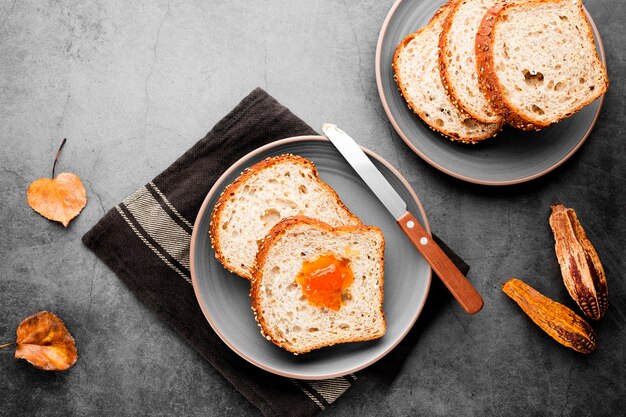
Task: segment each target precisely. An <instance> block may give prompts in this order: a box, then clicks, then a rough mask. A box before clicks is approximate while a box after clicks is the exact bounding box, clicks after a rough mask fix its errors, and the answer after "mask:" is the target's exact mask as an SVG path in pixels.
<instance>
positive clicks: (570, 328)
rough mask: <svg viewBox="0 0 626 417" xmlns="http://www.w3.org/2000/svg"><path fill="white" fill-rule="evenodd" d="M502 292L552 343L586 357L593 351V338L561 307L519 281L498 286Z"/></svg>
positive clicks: (578, 319)
mask: <svg viewBox="0 0 626 417" xmlns="http://www.w3.org/2000/svg"><path fill="white" fill-rule="evenodd" d="M502 291H504V293H505V294H506V295H508V296H509V297H511V298H512V299H513V300H514V301H515V302H516V303H517V304H518V305H519V306H520V307H521V308H522V310H524V313H526V314H527V315H528V317H530V318H531V320H532V321H534V322H535V324H537V325H538V326H539V327H541V329H542V330H543V331H544V332H546V333H548V334H549V335H550V336H551V337H552V338H553V339H554V340H556V341H557V342H559V343H560V344H562V345H563V346H567V347H569V348H571V349H574V350H575V351H577V352H580V353H584V354H589V353H591V352H593V351H594V350H595V349H596V346H597V343H596V334H595V333H594V331H593V329H592V328H591V326H590V325H589V324H588V323H587V322H586V321H585V320H583V319H582V318H581V317H580V316H578V315H577V314H576V313H574V312H573V311H572V310H570V309H569V308H567V307H565V306H564V305H563V304H560V303H557V302H556V301H552V300H551V299H549V298H548V297H546V296H544V295H542V294H541V293H540V292H539V291H537V290H535V289H534V288H533V287H531V286H530V285H528V284H525V283H524V282H522V281H520V280H519V279H515V278H513V279H511V280H509V281H508V282H506V283H505V284H504V285H503V286H502Z"/></svg>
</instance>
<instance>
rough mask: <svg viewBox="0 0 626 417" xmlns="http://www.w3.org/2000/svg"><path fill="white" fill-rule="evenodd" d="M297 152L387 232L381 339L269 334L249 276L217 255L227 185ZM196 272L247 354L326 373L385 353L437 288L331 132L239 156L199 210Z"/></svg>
mask: <svg viewBox="0 0 626 417" xmlns="http://www.w3.org/2000/svg"><path fill="white" fill-rule="evenodd" d="M366 152H367V153H368V155H369V156H370V158H371V159H372V160H373V162H374V164H375V165H376V166H377V167H378V168H379V169H380V170H381V171H382V173H383V175H384V176H385V177H386V178H387V179H388V180H389V182H391V184H392V185H393V187H394V188H395V189H396V190H397V191H398V193H400V195H401V196H402V197H403V198H404V200H405V201H406V202H407V204H408V209H409V210H411V211H412V212H413V213H414V214H415V215H416V216H417V218H418V219H419V221H420V222H421V223H422V224H423V225H424V226H425V227H426V228H427V230H429V226H428V222H427V220H426V216H425V214H424V210H423V209H422V205H421V204H420V202H419V200H418V199H417V196H416V195H415V193H414V192H413V190H412V189H411V186H410V185H409V184H408V182H407V181H406V180H405V179H404V178H403V177H402V176H401V175H400V173H399V172H398V171H396V170H395V169H394V168H393V167H392V166H391V165H389V164H388V163H387V162H385V161H384V160H383V159H381V158H380V157H379V156H377V155H375V154H373V153H372V152H370V151H367V150H366ZM284 153H292V154H296V155H300V156H303V157H305V158H308V159H310V160H311V161H313V162H314V163H315V165H316V166H317V169H318V171H319V173H320V177H321V179H322V180H323V181H325V182H327V183H328V184H330V185H331V186H332V187H333V188H334V189H335V190H336V191H337V193H338V194H339V196H340V197H341V199H342V200H343V202H344V203H345V204H346V205H347V206H348V208H349V209H350V210H351V211H352V212H353V213H354V214H356V215H357V216H359V217H360V218H361V220H362V221H363V222H364V223H365V224H369V225H376V226H378V227H380V228H381V229H382V231H383V234H384V236H385V301H384V305H383V308H384V312H385V317H386V320H387V333H386V334H385V336H383V337H382V338H381V339H378V340H375V341H370V342H360V343H348V344H342V345H337V346H332V347H327V348H323V349H319V350H317V351H313V352H311V353H307V354H305V355H299V356H295V355H293V354H291V353H289V352H286V351H284V350H282V349H280V348H278V347H276V346H275V345H274V344H272V343H270V342H269V341H267V340H265V339H264V338H263V337H262V336H261V334H260V332H259V328H258V326H257V324H256V321H255V320H254V317H253V314H252V311H251V310H250V298H249V294H248V293H249V289H250V284H249V282H248V281H247V280H245V279H243V278H240V277H238V276H236V275H234V274H232V273H230V272H228V271H226V270H225V269H224V267H222V265H221V264H220V263H219V262H218V261H217V260H216V259H215V256H214V252H213V249H212V248H211V242H210V238H209V222H210V215H211V211H212V210H213V206H214V205H215V203H216V201H217V199H218V197H219V195H220V194H221V192H222V190H223V189H224V188H225V187H226V186H227V185H228V184H230V183H231V182H232V181H233V180H234V179H235V178H237V176H238V175H239V174H240V173H241V171H243V170H244V169H245V168H247V167H249V166H251V165H253V164H255V163H257V162H259V161H261V160H262V159H264V158H267V157H270V156H275V155H280V154H284ZM191 276H192V279H193V287H194V290H195V292H196V297H197V298H198V303H199V304H200V307H201V308H202V311H203V312H204V315H205V316H206V318H207V320H208V321H209V323H210V324H211V326H212V327H213V330H215V332H216V333H217V334H218V335H219V336H220V337H221V338H222V340H223V341H224V342H226V344H227V345H228V346H230V347H231V348H232V349H233V350H234V351H235V352H236V353H238V354H239V355H240V356H242V357H243V358H244V359H246V360H248V361H249V362H251V363H253V364H254V365H257V366H259V367H260V368H262V369H265V370H267V371H269V372H273V373H275V374H278V375H283V376H288V377H292V378H299V379H323V378H330V377H335V376H340V375H346V374H348V373H351V372H355V371H357V370H359V369H362V368H364V367H366V366H368V365H370V364H372V363H374V362H375V361H377V360H378V359H380V358H382V357H383V356H384V355H385V354H387V353H388V352H389V351H390V350H391V349H393V348H394V346H396V344H398V343H399V342H400V340H402V338H403V337H404V336H405V335H406V333H407V332H408V331H409V330H410V329H411V327H412V325H413V323H414V322H415V320H416V319H417V317H418V316H419V314H420V311H421V310H422V307H423V305H424V302H425V301H426V296H427V295H428V290H429V288H430V279H431V270H430V267H429V265H428V264H427V263H426V261H425V260H424V259H423V258H422V257H421V255H419V253H418V252H417V251H416V250H415V248H414V247H413V245H411V243H410V242H409V240H408V239H407V238H406V236H405V235H404V234H403V232H402V231H401V230H400V228H399V227H398V226H397V225H396V223H395V220H394V219H393V217H392V216H391V215H390V214H389V213H388V212H387V210H386V209H385V208H384V207H383V205H382V204H381V203H380V201H378V200H377V199H376V197H375V196H374V194H373V193H372V192H371V191H370V189H369V188H367V186H366V185H365V183H364V182H363V181H362V180H361V179H360V177H358V175H357V174H356V172H354V170H353V169H352V167H350V165H348V163H347V162H346V161H345V160H344V159H343V158H342V156H341V155H340V154H339V152H337V151H336V150H335V148H334V147H333V146H332V144H331V143H330V142H328V140H326V139H325V138H323V137H321V136H303V137H298V138H289V139H283V140H279V141H277V142H274V143H271V144H269V145H267V146H264V147H262V148H259V149H257V150H255V151H254V152H252V153H250V154H248V155H246V156H245V157H243V158H242V159H241V160H239V161H238V162H237V163H236V164H234V165H233V166H232V167H231V168H230V169H229V170H228V171H226V172H225V173H224V175H222V177H221V178H220V179H219V180H218V181H217V182H216V183H215V185H214V186H213V188H212V189H211V191H210V192H209V194H208V195H207V197H206V199H205V200H204V203H203V204H202V208H201V209H200V212H199V213H198V217H197V218H196V222H195V224H194V228H193V235H192V238H191Z"/></svg>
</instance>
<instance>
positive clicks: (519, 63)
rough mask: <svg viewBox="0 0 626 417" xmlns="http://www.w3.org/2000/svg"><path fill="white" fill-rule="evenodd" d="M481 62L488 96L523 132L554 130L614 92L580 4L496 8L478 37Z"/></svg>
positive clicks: (539, 0)
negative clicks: (553, 128)
mask: <svg viewBox="0 0 626 417" xmlns="http://www.w3.org/2000/svg"><path fill="white" fill-rule="evenodd" d="M476 57H477V62H478V68H479V79H480V85H481V89H482V91H483V93H484V94H485V95H486V96H487V97H488V98H489V99H490V100H491V102H492V103H493V105H494V107H495V108H496V111H498V112H499V113H500V114H502V115H503V116H504V118H505V120H506V122H507V123H509V124H511V125H512V126H514V127H517V128H519V129H524V130H535V129H542V128H545V127H548V126H549V125H551V124H552V123H556V122H558V121H559V120H561V119H564V118H566V117H569V116H571V115H572V114H574V113H576V112H577V111H579V110H580V109H582V108H583V107H585V106H586V105H587V104H589V103H591V102H592V101H593V100H595V99H596V98H598V97H600V96H601V95H602V94H604V93H605V92H606V90H607V87H608V77H607V73H606V69H605V68H604V66H603V65H602V62H601V61H600V58H598V53H597V52H596V47H595V45H594V41H593V32H592V30H591V26H590V25H589V22H588V21H587V19H586V18H585V13H584V9H583V5H582V2H581V1H580V0H531V1H527V2H523V3H501V4H498V5H496V6H494V7H492V8H491V9H490V10H489V11H488V12H487V14H486V15H485V16H484V18H483V20H482V22H481V26H480V29H479V31H478V35H477V37H476Z"/></svg>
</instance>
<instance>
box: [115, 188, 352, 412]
mask: <svg viewBox="0 0 626 417" xmlns="http://www.w3.org/2000/svg"><path fill="white" fill-rule="evenodd" d="M150 185H151V186H152V187H153V188H154V190H155V191H156V193H157V194H158V195H159V197H161V199H163V202H164V203H165V204H166V205H167V207H168V208H169V209H170V210H172V212H173V213H174V214H175V215H176V217H178V219H179V220H180V221H182V222H183V223H184V224H185V225H187V226H189V227H190V228H193V225H192V224H191V223H190V222H189V221H187V219H185V218H184V217H183V216H182V215H181V214H180V213H179V212H178V210H176V209H175V208H174V206H172V204H171V203H170V202H169V201H168V200H167V198H166V197H165V195H164V194H163V193H162V192H161V190H159V189H158V188H157V187H156V185H154V183H153V182H150ZM123 203H124V205H125V206H126V208H127V209H128V211H129V212H130V213H131V214H132V216H133V217H134V219H135V220H136V221H137V223H139V224H140V225H141V227H142V228H143V229H144V230H145V231H146V233H147V234H148V235H149V236H150V237H151V238H152V239H154V240H155V241H156V242H157V243H158V244H159V245H160V246H161V247H162V248H163V250H165V251H166V252H167V253H168V254H169V255H170V256H172V257H173V258H174V259H176V260H177V261H178V262H180V264H181V265H183V266H185V267H186V268H187V269H189V244H190V242H191V235H190V234H189V233H188V232H187V231H186V230H184V229H183V228H182V227H181V226H180V225H179V224H178V223H176V222H175V221H174V220H173V219H172V218H171V216H170V215H169V213H167V212H166V211H165V210H164V209H163V207H161V205H160V204H159V202H158V201H157V200H156V199H155V198H154V196H153V195H152V194H151V193H150V191H148V189H147V188H146V187H141V188H140V189H138V190H137V191H135V192H134V193H133V194H132V195H130V196H129V197H128V198H126V199H125V200H124V202H123ZM116 209H117V211H118V212H119V213H120V215H121V216H122V218H123V219H124V220H125V221H126V223H127V224H128V225H129V226H130V228H131V229H132V230H133V232H135V234H136V235H137V236H138V237H139V239H141V241H142V242H143V243H144V244H145V245H146V246H148V248H150V249H151V250H152V251H153V252H154V253H155V254H156V255H157V256H158V257H159V258H160V259H161V260H162V261H163V262H164V263H165V264H166V265H167V266H169V267H170V268H172V269H173V270H174V271H175V272H176V273H178V275H180V276H181V277H183V279H184V280H185V281H187V282H188V283H190V284H191V279H190V278H189V277H188V276H187V274H185V273H184V272H182V271H180V270H179V269H178V268H177V267H176V266H174V265H173V264H172V263H171V262H170V261H168V260H167V258H165V256H163V254H162V253H161V252H160V251H159V250H158V249H157V248H155V247H154V245H152V244H151V243H150V242H149V241H148V240H147V239H146V238H145V237H144V236H143V235H142V234H141V232H139V230H137V228H136V227H135V226H134V225H133V223H132V222H131V221H130V220H129V219H128V217H127V216H126V214H125V213H124V211H123V210H122V209H121V208H120V207H119V206H116ZM352 377H353V379H356V376H354V375H352ZM291 381H292V383H293V384H294V385H296V386H297V387H298V388H299V389H300V390H301V391H302V392H303V393H304V394H305V395H306V396H307V397H308V398H309V399H310V400H311V401H313V402H314V403H315V404H316V405H317V406H318V407H319V408H320V409H322V410H324V409H325V408H326V407H325V406H324V404H322V403H321V402H320V400H318V399H317V398H316V397H315V395H313V394H312V393H311V391H309V389H310V390H312V391H315V392H316V393H318V394H319V395H320V396H321V397H322V398H324V400H325V401H326V402H327V403H329V404H331V403H333V402H334V401H335V400H336V399H337V398H338V397H339V396H340V395H341V394H343V393H344V392H345V391H346V390H347V389H348V388H349V387H350V383H349V382H348V381H347V380H346V378H344V377H338V378H333V379H326V380H321V381H301V382H302V383H300V382H299V381H297V380H295V379H291ZM307 388H308V389H307Z"/></svg>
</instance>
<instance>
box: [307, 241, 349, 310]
mask: <svg viewBox="0 0 626 417" xmlns="http://www.w3.org/2000/svg"><path fill="white" fill-rule="evenodd" d="M296 282H297V283H298V284H300V287H301V288H302V295H303V296H304V298H306V299H307V301H308V302H309V304H312V305H314V306H318V307H326V308H329V309H331V310H335V311H338V310H339V309H340V308H341V305H342V301H343V300H344V299H346V298H347V297H349V293H348V291H347V290H348V288H349V287H350V285H352V283H353V282H354V275H353V274H352V269H351V268H350V261H349V260H348V259H346V258H342V257H341V256H337V255H335V254H333V253H330V252H328V253H322V254H321V255H319V256H317V257H315V258H313V259H311V260H307V261H304V262H303V263H302V269H301V270H300V272H299V273H298V275H297V276H296Z"/></svg>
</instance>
